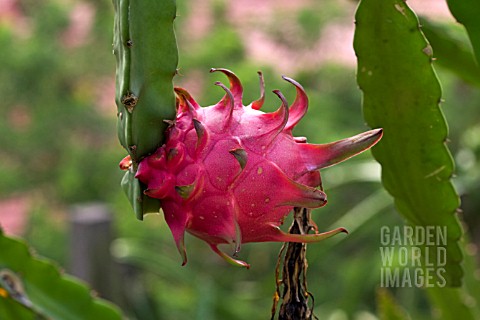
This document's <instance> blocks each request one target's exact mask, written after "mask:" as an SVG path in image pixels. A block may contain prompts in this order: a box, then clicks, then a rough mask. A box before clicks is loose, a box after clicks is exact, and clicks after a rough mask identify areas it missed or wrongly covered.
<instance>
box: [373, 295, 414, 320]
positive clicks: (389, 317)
mask: <svg viewBox="0 0 480 320" xmlns="http://www.w3.org/2000/svg"><path fill="white" fill-rule="evenodd" d="M377 310H378V316H379V318H380V320H408V319H410V317H409V316H408V315H407V313H406V312H405V310H403V309H402V308H401V307H400V305H398V303H397V302H396V301H395V299H394V298H393V296H392V294H391V293H390V292H389V291H388V290H387V289H385V288H379V289H378V290H377Z"/></svg>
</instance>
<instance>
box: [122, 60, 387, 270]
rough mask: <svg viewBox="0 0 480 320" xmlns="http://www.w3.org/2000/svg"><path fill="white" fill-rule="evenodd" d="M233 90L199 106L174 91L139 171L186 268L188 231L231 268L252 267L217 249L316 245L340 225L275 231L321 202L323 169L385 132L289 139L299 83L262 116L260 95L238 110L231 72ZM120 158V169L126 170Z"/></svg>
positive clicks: (303, 98)
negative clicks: (168, 115)
mask: <svg viewBox="0 0 480 320" xmlns="http://www.w3.org/2000/svg"><path fill="white" fill-rule="evenodd" d="M211 71H212V72H213V71H220V72H223V73H224V74H226V76H227V77H228V79H229V81H230V88H227V87H226V86H224V85H223V84H222V83H216V84H217V85H218V86H220V87H222V88H223V89H224V90H225V92H226V94H225V96H224V97H223V98H222V99H221V100H220V101H219V102H218V103H217V104H215V105H213V106H210V107H206V108H202V107H200V106H199V104H198V103H197V102H196V101H195V100H194V99H193V98H192V96H191V95H190V94H189V93H188V92H187V91H186V90H185V89H182V88H175V92H176V95H177V114H176V119H175V120H174V121H171V122H170V126H169V127H168V129H167V131H166V140H165V144H164V145H162V146H161V147H160V148H158V149H157V150H156V152H155V153H153V154H151V155H149V156H147V157H145V158H144V159H143V160H142V161H140V163H139V165H138V171H137V173H136V178H137V179H139V180H140V181H141V182H142V183H144V184H145V185H146V186H147V189H146V190H145V194H146V195H147V196H149V197H152V198H157V199H160V201H161V207H162V210H163V213H164V215H165V220H166V222H167V224H168V226H169V228H170V230H171V232H172V234H173V238H174V240H175V243H176V245H177V248H178V250H179V252H180V254H181V255H182V258H183V264H185V263H186V262H187V256H186V250H185V244H184V234H185V231H188V232H189V233H191V234H193V235H194V236H196V237H198V238H201V239H203V240H204V241H205V242H207V243H208V244H209V245H210V247H211V248H212V249H213V251H215V252H216V253H217V254H219V255H220V256H221V257H222V258H224V259H226V260H227V261H228V262H230V263H232V264H235V265H239V266H245V267H248V266H249V265H248V264H247V263H246V262H244V261H240V260H237V259H235V258H233V257H231V256H229V255H227V254H226V253H224V252H222V251H220V250H219V248H218V245H219V244H231V245H232V246H233V247H234V255H233V256H236V254H237V253H238V252H239V251H240V247H241V244H242V243H248V242H265V241H275V242H304V243H308V242H316V241H320V240H322V239H325V238H328V237H330V236H333V235H335V234H337V233H340V232H346V230H345V229H343V228H338V229H335V230H332V231H328V232H324V233H319V232H318V231H317V232H316V233H314V234H305V235H299V234H288V233H285V232H283V231H282V230H281V229H280V226H281V225H282V223H283V220H284V218H285V217H286V216H287V215H288V214H289V212H291V211H292V209H293V208H294V207H303V208H318V207H321V206H324V205H325V204H326V202H327V197H326V195H325V193H324V192H323V191H322V190H320V189H319V186H320V173H319V169H321V168H325V167H328V166H331V165H333V164H335V163H338V162H340V161H343V160H345V159H347V158H350V157H352V156H354V155H356V154H357V153H359V152H362V151H364V150H366V149H368V148H370V147H371V146H373V145H374V144H375V143H376V142H377V141H378V140H379V139H380V138H381V136H382V129H375V130H371V131H368V132H365V133H362V134H359V135H357V136H354V137H351V138H348V139H344V140H340V141H337V142H333V143H328V144H309V143H307V142H306V138H303V137H293V136H292V129H293V128H294V127H295V125H296V124H297V123H298V122H299V121H300V120H301V119H302V117H303V116H304V115H305V113H306V112H307V106H308V98H307V95H306V94H305V91H304V89H303V88H302V86H301V85H300V84H298V83H297V82H296V81H294V80H292V79H290V78H287V77H284V79H285V80H286V81H288V82H290V83H291V84H292V85H294V86H295V87H296V92H297V95H296V98H295V101H294V102H293V104H292V105H291V106H290V107H288V104H287V102H286V100H285V98H284V97H283V95H282V94H281V93H280V92H279V91H277V90H275V91H274V93H275V94H276V95H277V96H278V97H279V98H280V100H281V106H280V108H279V109H278V110H277V111H275V112H272V113H264V112H262V111H260V108H261V107H262V104H263V101H264V88H263V77H262V75H261V73H259V75H260V83H261V89H262V90H261V92H262V94H261V97H260V99H258V100H256V101H254V102H252V103H251V104H250V105H248V106H244V105H243V104H242V93H243V89H242V84H241V83H240V81H239V79H238V78H237V77H236V76H235V74H233V73H232V72H231V71H229V70H226V69H212V70H211ZM129 164H130V160H129V157H126V158H125V159H124V160H122V162H121V163H120V167H121V168H123V169H129Z"/></svg>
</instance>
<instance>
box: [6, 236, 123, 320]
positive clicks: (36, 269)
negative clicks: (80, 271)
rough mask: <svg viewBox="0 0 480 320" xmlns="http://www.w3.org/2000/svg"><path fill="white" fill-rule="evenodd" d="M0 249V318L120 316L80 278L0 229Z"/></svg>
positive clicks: (66, 319) (64, 319) (68, 319)
mask: <svg viewBox="0 0 480 320" xmlns="http://www.w3.org/2000/svg"><path fill="white" fill-rule="evenodd" d="M0 252H1V255H0V274H1V275H2V276H1V281H0V318H1V319H22V320H23V319H62V320H80V319H82V320H97V319H105V320H110V319H111V320H117V319H118V320H120V319H122V315H121V313H120V311H119V310H118V309H117V308H116V307H115V306H113V305H112V304H110V303H108V302H107V301H105V300H102V299H99V298H94V297H93V296H92V294H91V291H90V289H89V288H87V287H86V286H85V285H84V284H82V283H81V282H80V281H79V280H77V279H75V278H73V277H71V276H68V275H64V274H62V273H61V272H60V271H59V270H58V268H57V267H55V266H54V265H53V264H52V263H51V262H49V261H47V260H46V259H40V258H37V257H35V256H33V255H32V254H31V250H30V249H29V248H28V247H27V245H26V244H25V243H23V242H22V241H20V240H16V239H12V238H9V237H6V236H5V235H4V234H3V233H2V231H1V229H0Z"/></svg>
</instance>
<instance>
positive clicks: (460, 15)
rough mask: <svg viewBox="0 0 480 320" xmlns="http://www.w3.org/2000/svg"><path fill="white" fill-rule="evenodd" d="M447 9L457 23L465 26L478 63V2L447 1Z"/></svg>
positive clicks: (479, 54)
mask: <svg viewBox="0 0 480 320" xmlns="http://www.w3.org/2000/svg"><path fill="white" fill-rule="evenodd" d="M447 4H448V8H449V9H450V12H451V13H452V15H453V16H454V17H455V19H457V21H458V22H460V23H461V24H463V25H464V26H465V29H467V33H468V36H469V37H470V41H471V42H472V47H473V51H474V52H475V56H476V58H477V64H478V63H480V23H478V17H480V2H479V1H478V0H447Z"/></svg>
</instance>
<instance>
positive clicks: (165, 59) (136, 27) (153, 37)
mask: <svg viewBox="0 0 480 320" xmlns="http://www.w3.org/2000/svg"><path fill="white" fill-rule="evenodd" d="M113 5H114V9H115V21H114V38H113V52H114V54H115V57H116V64H117V67H116V97H115V102H116V104H117V114H118V119H117V133H118V139H119V141H120V144H121V145H122V146H123V147H124V148H125V149H126V150H127V152H128V154H129V155H130V157H131V161H132V169H131V170H132V171H133V173H128V172H127V173H126V174H125V177H124V179H123V180H122V186H123V189H124V190H125V191H126V193H127V196H128V198H129V200H130V202H131V203H132V205H133V207H134V210H135V212H136V215H137V217H139V218H141V217H142V216H143V214H145V213H147V212H150V211H153V212H158V211H159V209H160V202H159V201H155V202H154V203H152V201H151V199H149V198H147V197H145V195H144V192H143V191H144V190H145V189H144V186H143V185H142V184H140V183H139V182H138V181H135V178H134V172H135V171H136V168H137V165H138V163H139V162H140V160H141V159H143V158H144V157H146V156H148V155H149V154H151V153H153V152H154V151H155V150H156V149H157V148H158V147H160V146H161V145H162V144H163V140H164V132H165V130H166V128H167V126H168V124H167V123H165V122H164V120H168V119H174V117H175V95H174V92H173V84H172V79H173V77H174V75H175V73H176V69H177V62H178V54H177V45H176V39H175V34H174V29H173V21H174V19H175V16H176V4H175V0H164V1H130V0H113ZM146 205H147V206H148V207H147V206H146ZM152 205H153V206H152Z"/></svg>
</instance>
